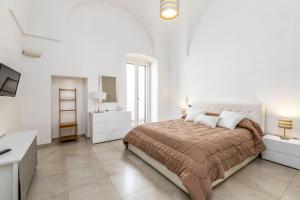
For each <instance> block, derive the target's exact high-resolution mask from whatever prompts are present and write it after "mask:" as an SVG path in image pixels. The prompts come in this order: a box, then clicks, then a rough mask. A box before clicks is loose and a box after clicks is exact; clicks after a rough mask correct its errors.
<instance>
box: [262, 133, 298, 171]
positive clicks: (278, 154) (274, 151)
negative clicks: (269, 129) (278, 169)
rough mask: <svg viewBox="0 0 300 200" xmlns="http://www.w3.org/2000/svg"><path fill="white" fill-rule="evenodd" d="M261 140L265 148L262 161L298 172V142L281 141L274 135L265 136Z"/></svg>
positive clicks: (292, 140) (291, 140) (293, 140)
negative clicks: (274, 163)
mask: <svg viewBox="0 0 300 200" xmlns="http://www.w3.org/2000/svg"><path fill="white" fill-rule="evenodd" d="M263 140H264V143H265V145H266V146H267V150H266V151H264V152H263V153H262V157H263V159H266V160H270V161H273V162H276V163H279V164H283V165H286V166H289V167H293V168H296V169H299V170H300V140H295V139H290V140H282V139H280V137H278V136H275V135H266V136H264V138H263Z"/></svg>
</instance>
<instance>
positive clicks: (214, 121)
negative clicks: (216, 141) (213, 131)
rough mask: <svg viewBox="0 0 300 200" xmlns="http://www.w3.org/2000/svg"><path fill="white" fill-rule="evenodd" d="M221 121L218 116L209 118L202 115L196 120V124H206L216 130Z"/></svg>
mask: <svg viewBox="0 0 300 200" xmlns="http://www.w3.org/2000/svg"><path fill="white" fill-rule="evenodd" d="M219 120H220V117H218V116H208V115H205V114H201V115H199V116H198V117H197V118H196V120H195V123H200V124H204V125H207V126H211V127H213V128H216V126H217V124H218V122H219Z"/></svg>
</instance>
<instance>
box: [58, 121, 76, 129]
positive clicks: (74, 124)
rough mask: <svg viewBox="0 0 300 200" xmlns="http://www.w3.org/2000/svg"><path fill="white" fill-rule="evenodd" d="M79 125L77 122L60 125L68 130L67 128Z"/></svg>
mask: <svg viewBox="0 0 300 200" xmlns="http://www.w3.org/2000/svg"><path fill="white" fill-rule="evenodd" d="M76 126H77V123H76V122H69V123H61V124H60V125H59V127H60V128H67V127H76Z"/></svg>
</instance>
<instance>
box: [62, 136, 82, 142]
mask: <svg viewBox="0 0 300 200" xmlns="http://www.w3.org/2000/svg"><path fill="white" fill-rule="evenodd" d="M74 140H78V136H77V135H68V136H62V137H60V138H59V141H60V142H68V141H74Z"/></svg>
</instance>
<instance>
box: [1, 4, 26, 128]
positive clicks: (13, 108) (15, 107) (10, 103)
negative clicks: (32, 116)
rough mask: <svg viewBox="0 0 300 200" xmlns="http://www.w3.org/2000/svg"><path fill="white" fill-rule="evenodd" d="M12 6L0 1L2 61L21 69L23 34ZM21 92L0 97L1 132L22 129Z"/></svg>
mask: <svg viewBox="0 0 300 200" xmlns="http://www.w3.org/2000/svg"><path fill="white" fill-rule="evenodd" d="M10 6H11V4H10V2H9V0H1V1H0V27H1V31H0V63H4V64H5V65H7V66H9V67H11V68H13V69H16V70H18V71H20V69H21V56H22V54H21V39H22V34H21V32H20V31H19V30H18V27H17V25H16V24H15V22H14V21H13V18H12V17H11V15H10V13H9V10H8V9H9V8H10ZM21 83H22V77H21ZM21 83H20V84H21ZM19 93H20V88H19V90H18V91H17V96H16V97H0V132H14V131H18V130H19V129H20V113H19V110H20V107H19V103H18V101H19V96H20V95H19Z"/></svg>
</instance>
